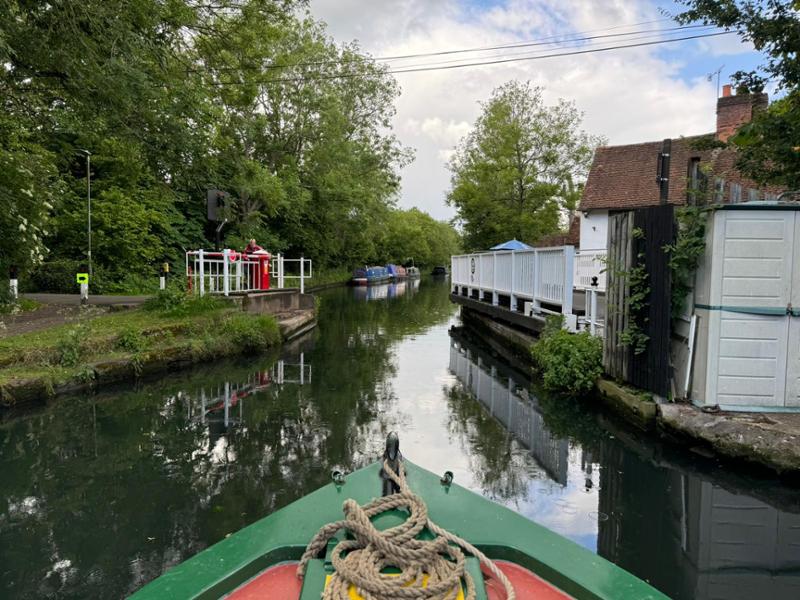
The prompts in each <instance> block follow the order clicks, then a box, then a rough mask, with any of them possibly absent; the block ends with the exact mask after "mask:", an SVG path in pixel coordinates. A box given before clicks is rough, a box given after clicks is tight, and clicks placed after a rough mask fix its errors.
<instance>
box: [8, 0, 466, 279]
mask: <svg viewBox="0 0 800 600" xmlns="http://www.w3.org/2000/svg"><path fill="white" fill-rule="evenodd" d="M0 32H2V34H1V35H0V63H2V64H3V68H2V69H0V90H1V91H2V95H3V98H4V103H3V107H2V109H0V193H2V195H3V197H4V198H6V199H7V200H8V202H9V203H10V204H9V206H8V209H7V210H3V211H0V232H2V233H3V235H2V236H0V270H1V271H2V273H3V274H4V273H5V272H6V271H7V269H8V266H9V265H10V264H16V265H19V267H20V268H21V270H22V276H21V278H20V279H21V282H22V283H23V284H24V285H29V284H30V282H31V281H32V282H33V285H35V286H36V287H38V288H40V289H49V290H52V291H75V284H74V274H75V272H76V271H78V270H80V267H81V266H82V265H83V264H85V263H86V262H87V258H88V257H87V231H86V230H87V183H88V181H87V174H88V173H91V192H92V230H93V238H92V261H93V273H94V275H93V277H92V280H91V286H92V292H93V293H98V292H111V293H116V292H131V291H151V289H152V286H153V285H154V282H155V281H157V269H158V267H159V266H160V264H161V263H162V262H164V261H166V262H169V263H171V264H172V265H173V271H176V270H180V269H181V266H182V264H183V252H184V250H185V249H190V248H198V247H209V246H211V245H213V240H214V226H213V224H212V223H210V222H209V221H207V219H206V194H207V190H209V189H219V190H222V191H224V192H226V193H228V194H229V196H228V197H227V202H226V206H225V207H224V209H223V218H226V219H227V220H228V223H227V225H226V226H225V227H224V228H223V230H222V235H223V237H224V244H225V245H226V246H228V247H232V248H242V247H243V246H244V245H245V241H246V240H247V239H249V238H251V237H255V238H256V239H257V240H258V241H259V243H260V244H261V245H262V246H264V247H265V248H267V249H269V250H270V251H273V252H283V253H285V254H287V255H289V256H297V255H299V254H300V253H304V254H305V256H306V257H307V258H311V259H312V260H314V265H315V267H317V268H320V269H326V268H340V267H346V268H348V269H349V268H352V267H355V266H358V265H362V264H364V263H383V262H386V261H396V262H400V261H404V260H405V259H407V258H414V259H416V260H417V262H418V263H423V264H425V263H429V264H433V263H440V262H444V261H445V259H446V258H447V256H449V254H450V253H452V252H454V251H456V250H457V246H458V238H457V236H456V234H455V232H454V231H453V230H452V228H451V227H450V226H449V225H447V224H443V223H438V222H436V221H435V220H433V219H432V218H431V217H429V216H428V215H425V214H424V213H421V212H419V211H401V210H399V209H398V208H397V207H396V205H395V202H396V198H397V195H398V189H399V176H398V172H399V169H400V168H401V167H403V166H404V165H406V164H408V162H409V161H410V160H411V158H412V152H411V150H410V149H409V148H406V147H404V146H403V145H402V144H401V143H400V142H399V141H398V140H397V138H396V137H395V135H394V134H393V133H392V129H391V121H392V117H393V115H394V100H395V99H396V97H397V96H398V94H399V88H398V86H397V83H396V82H395V80H394V79H393V77H392V76H391V75H390V74H389V73H388V71H387V68H386V66H385V65H381V64H379V63H376V62H374V61H372V60H370V59H369V57H368V56H366V55H365V54H364V53H363V52H362V51H361V49H360V48H359V47H358V45H357V44H355V43H345V44H341V43H336V42H334V41H333V40H332V39H331V38H330V36H329V34H328V32H327V30H326V28H325V25H324V24H323V23H320V22H318V21H315V20H314V19H313V18H311V16H310V14H309V13H308V11H307V9H306V4H305V2H302V1H300V0H298V1H295V0H220V1H219V2H214V3H212V4H208V3H200V4H198V3H195V2H190V1H189V0H176V1H173V2H166V3H165V2H157V1H155V0H124V1H123V0H86V1H85V2H81V3H80V4H79V5H76V4H75V3H74V2H67V1H62V0H56V1H54V2H48V3H44V4H38V3H23V2H19V1H12V2H11V3H9V4H8V6H7V7H6V8H5V9H4V10H3V11H0ZM408 229H410V231H407V230H408ZM405 235H411V236H413V237H414V239H415V240H417V241H418V242H420V243H417V244H414V245H410V244H404V243H398V242H397V240H399V239H402V238H403V236H405ZM45 261H46V262H47V265H46V268H41V267H40V268H38V270H37V268H36V267H37V265H41V264H42V263H43V262H45Z"/></svg>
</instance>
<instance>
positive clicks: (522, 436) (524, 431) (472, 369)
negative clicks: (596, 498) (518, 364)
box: [450, 341, 569, 485]
mask: <svg viewBox="0 0 800 600" xmlns="http://www.w3.org/2000/svg"><path fill="white" fill-rule="evenodd" d="M450 371H451V372H452V373H453V374H454V375H455V376H456V377H457V378H458V379H459V380H460V381H461V383H462V384H464V386H465V387H466V388H468V389H469V390H470V392H472V395H473V396H474V397H475V398H477V400H478V401H479V402H480V403H481V404H483V405H484V406H485V407H486V408H487V409H488V410H489V412H490V414H491V415H492V416H494V417H495V418H496V419H497V420H498V421H500V422H501V423H502V424H503V426H504V427H505V428H506V429H507V430H508V431H509V432H510V433H511V434H512V435H513V436H514V437H515V438H516V439H517V440H519V442H520V443H521V444H522V445H523V446H525V447H526V448H528V449H529V450H530V451H531V454H532V455H533V457H534V458H535V459H536V460H537V461H538V462H539V464H540V465H542V467H544V469H545V470H546V471H547V472H548V474H549V475H550V476H551V477H552V478H553V479H554V480H555V481H557V482H558V483H560V484H561V485H566V483H567V466H568V453H569V443H568V441H567V440H565V439H561V438H557V437H555V436H554V435H553V434H551V433H550V431H549V430H548V429H547V426H546V425H545V423H544V418H543V417H542V415H541V413H540V412H539V411H538V410H537V409H536V406H535V404H534V403H533V402H531V401H530V400H526V399H525V398H523V397H522V396H521V395H520V393H521V392H523V393H524V390H520V389H519V388H517V386H516V384H515V383H514V381H513V380H512V379H511V378H507V379H506V380H505V381H503V380H501V379H499V378H498V376H497V370H496V368H495V367H489V368H488V369H487V368H486V367H484V366H483V364H482V360H481V358H480V357H476V358H475V359H473V356H472V353H471V352H470V350H468V349H466V348H463V347H462V346H461V345H460V344H458V343H457V342H455V341H454V342H452V343H451V345H450Z"/></svg>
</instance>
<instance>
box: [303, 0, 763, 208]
mask: <svg viewBox="0 0 800 600" xmlns="http://www.w3.org/2000/svg"><path fill="white" fill-rule="evenodd" d="M311 12H312V14H313V15H314V16H315V17H318V18H321V19H323V20H324V21H326V22H327V23H328V25H329V30H330V32H331V34H332V35H333V37H334V38H335V39H337V40H339V41H349V40H352V39H358V40H359V42H360V43H361V45H362V47H363V48H364V49H365V50H367V51H368V52H370V53H372V54H373V55H374V56H387V55H402V54H416V53H421V52H431V51H438V50H442V49H458V48H470V47H476V46H485V45H498V44H507V43H513V42H519V41H525V40H531V39H541V38H545V37H548V36H553V35H563V34H565V33H574V32H583V31H596V30H601V29H608V28H620V27H621V26H625V25H631V24H634V23H643V22H646V21H653V20H656V19H659V18H662V15H661V14H660V13H659V12H658V10H657V8H656V7H655V6H654V5H652V4H650V3H649V0H596V1H586V0H504V1H501V2H500V3H498V4H496V5H494V6H492V7H489V8H480V7H476V6H475V4H474V3H473V4H470V5H466V4H463V3H459V2H458V1H457V0H371V1H369V2H366V1H362V0H312V2H311ZM673 25H674V24H673V23H672V22H670V21H666V22H662V23H652V24H647V25H640V26H639V27H637V29H654V28H656V27H658V26H662V27H671V26H673ZM622 31H625V30H624V29H623V30H622ZM613 32H614V31H612V32H609V33H613ZM730 37H731V38H733V37H734V36H730ZM690 43H692V44H695V45H694V46H692V47H693V48H695V49H696V48H697V45H696V43H694V42H690ZM722 44H723V42H717V41H714V42H709V45H708V46H706V47H705V48H706V49H707V51H708V52H709V53H711V52H720V53H722V52H723V50H724V53H727V54H731V53H733V52H735V51H736V49H737V46H736V45H735V44H733V45H730V44H731V42H730V41H725V42H724V45H722ZM671 48H672V49H673V50H675V49H676V48H678V47H677V46H671ZM702 48H703V47H701V50H702ZM745 48H746V47H745ZM531 50H542V48H532V49H531ZM518 51H519V50H514V52H518ZM744 51H747V49H745V50H744ZM669 56H675V53H674V52H673V53H671V54H670V55H669ZM456 57H459V55H457V56H456ZM453 58H454V57H453V56H442V57H440V59H441V60H452V59H453ZM429 60H431V59H406V60H404V61H398V63H397V64H398V66H399V65H411V64H420V63H421V62H427V61H429ZM683 68H684V64H682V63H681V62H680V60H679V59H677V58H669V59H665V58H663V55H660V54H659V51H658V50H657V49H656V48H653V47H641V48H634V49H628V50H620V51H614V52H604V53H596V54H584V55H578V56H572V57H562V58H554V59H547V60H532V61H521V62H513V63H506V64H499V65H493V66H484V67H473V68H466V69H452V70H443V71H432V72H420V73H407V74H397V75H396V77H397V80H398V82H399V84H400V86H401V89H402V95H401V97H400V98H399V99H398V100H397V116H396V118H395V131H396V133H397V135H398V137H399V138H400V140H401V141H402V142H403V143H404V144H407V145H409V146H412V147H414V148H415V149H416V160H415V161H414V162H413V163H412V164H411V165H409V166H408V167H406V168H405V169H404V170H403V172H402V178H403V192H402V199H401V202H400V204H401V205H402V206H405V207H410V206H418V207H419V208H421V209H423V210H427V211H428V212H430V213H431V214H432V215H433V216H435V217H437V218H449V217H451V216H452V214H453V211H452V209H451V208H450V207H447V206H446V205H445V203H444V199H445V195H446V192H447V189H448V186H449V183H450V174H449V172H448V171H447V169H446V163H447V161H448V160H449V157H450V156H452V150H453V146H455V144H457V143H458V141H459V139H460V138H461V137H462V136H463V135H465V134H466V133H467V132H468V131H469V128H470V126H471V124H472V123H473V122H474V120H475V118H476V117H477V116H478V114H479V111H480V106H479V102H480V101H484V100H486V99H487V98H488V97H489V95H490V94H491V91H492V89H493V88H495V87H497V86H498V85H500V84H502V83H504V82H506V81H508V80H510V79H514V78H516V79H522V80H525V79H528V80H530V81H531V82H533V83H534V84H536V85H541V86H543V87H544V88H545V100H546V101H548V102H554V101H556V100H557V99H558V98H565V99H568V100H574V101H575V103H576V105H577V106H578V108H579V109H580V110H582V111H584V112H585V114H586V118H585V123H584V125H585V128H586V129H587V131H589V132H591V133H595V134H600V135H603V136H605V137H606V138H608V140H609V142H610V143H612V144H622V143H633V142H641V141H648V140H658V139H662V138H664V137H677V136H680V135H691V134H696V133H702V132H706V131H711V130H713V128H714V119H715V113H714V109H715V89H716V84H715V83H709V82H708V81H706V79H705V77H697V78H693V79H684V78H682V76H681V73H682V69H683Z"/></svg>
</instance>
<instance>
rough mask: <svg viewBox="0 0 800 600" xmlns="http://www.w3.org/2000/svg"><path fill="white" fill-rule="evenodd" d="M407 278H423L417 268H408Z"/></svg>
mask: <svg viewBox="0 0 800 600" xmlns="http://www.w3.org/2000/svg"><path fill="white" fill-rule="evenodd" d="M406 276H407V277H408V278H409V279H419V278H420V277H421V273H420V272H419V268H418V267H415V266H413V265H412V266H410V267H406Z"/></svg>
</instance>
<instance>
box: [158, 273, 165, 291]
mask: <svg viewBox="0 0 800 600" xmlns="http://www.w3.org/2000/svg"><path fill="white" fill-rule="evenodd" d="M158 289H160V290H165V289H167V278H166V277H164V276H163V275H161V276H160V277H159V278H158Z"/></svg>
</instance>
